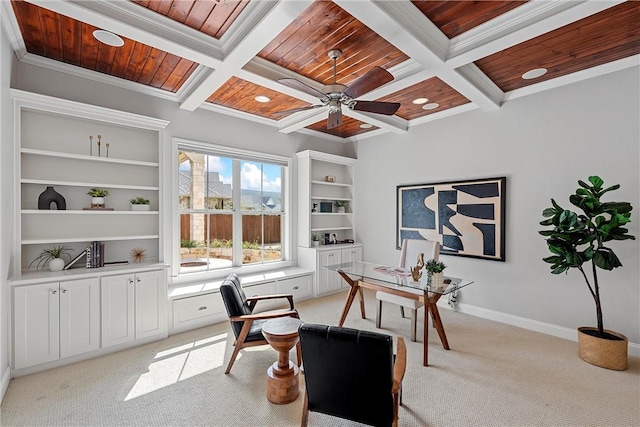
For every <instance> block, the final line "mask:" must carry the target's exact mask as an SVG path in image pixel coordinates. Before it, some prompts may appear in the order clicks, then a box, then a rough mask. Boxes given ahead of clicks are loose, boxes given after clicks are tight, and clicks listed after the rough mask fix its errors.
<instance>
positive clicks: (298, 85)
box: [278, 79, 329, 102]
mask: <svg viewBox="0 0 640 427" xmlns="http://www.w3.org/2000/svg"><path fill="white" fill-rule="evenodd" d="M278 83H281V84H283V85H285V86H289V87H290V88H293V89H297V90H299V91H300V92H304V93H306V94H308V95H311V96H315V97H318V98H320V100H321V101H322V102H328V101H329V97H328V96H327V95H326V94H324V93H322V92H320V91H319V90H316V89H315V88H312V87H311V86H309V85H308V84H306V83H302V82H301V81H300V80H296V79H278Z"/></svg>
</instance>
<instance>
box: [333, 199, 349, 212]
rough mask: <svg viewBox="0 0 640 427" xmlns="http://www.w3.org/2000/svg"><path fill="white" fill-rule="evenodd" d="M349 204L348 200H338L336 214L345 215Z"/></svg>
mask: <svg viewBox="0 0 640 427" xmlns="http://www.w3.org/2000/svg"><path fill="white" fill-rule="evenodd" d="M348 204H349V202H347V201H346V200H337V201H336V206H337V209H336V212H338V213H345V212H346V208H347V205H348Z"/></svg>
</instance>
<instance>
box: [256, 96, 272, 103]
mask: <svg viewBox="0 0 640 427" xmlns="http://www.w3.org/2000/svg"><path fill="white" fill-rule="evenodd" d="M254 99H255V100H256V101H258V102H269V101H271V98H269V97H268V96H265V95H258V96H256V97H255V98H254Z"/></svg>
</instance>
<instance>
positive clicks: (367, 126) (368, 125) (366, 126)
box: [360, 123, 373, 129]
mask: <svg viewBox="0 0 640 427" xmlns="http://www.w3.org/2000/svg"><path fill="white" fill-rule="evenodd" d="M360 127H361V128H362V129H371V128H372V127H373V125H372V124H371V123H363V124H361V125H360Z"/></svg>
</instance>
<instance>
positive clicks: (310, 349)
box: [299, 323, 407, 426]
mask: <svg viewBox="0 0 640 427" xmlns="http://www.w3.org/2000/svg"><path fill="white" fill-rule="evenodd" d="M299 333H300V345H301V347H302V358H303V360H304V374H305V383H306V394H305V401H304V409H303V414H302V426H306V425H307V420H308V416H309V412H319V413H323V414H328V415H332V416H335V417H339V418H344V419H348V420H351V421H356V422H360V423H364V424H369V425H372V426H397V425H398V407H399V405H401V404H402V401H401V399H400V397H401V392H402V378H403V377H404V371H405V368H406V353H407V350H406V347H405V344H404V340H403V339H402V338H398V348H397V355H396V357H395V358H394V355H393V338H392V337H390V336H389V335H384V334H380V333H377V332H369V331H360V330H357V329H351V328H341V327H337V326H325V325H314V324H309V323H306V324H303V325H301V326H300V329H299Z"/></svg>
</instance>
